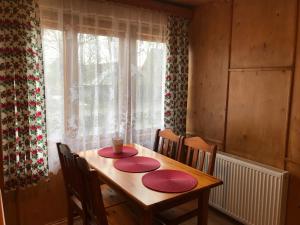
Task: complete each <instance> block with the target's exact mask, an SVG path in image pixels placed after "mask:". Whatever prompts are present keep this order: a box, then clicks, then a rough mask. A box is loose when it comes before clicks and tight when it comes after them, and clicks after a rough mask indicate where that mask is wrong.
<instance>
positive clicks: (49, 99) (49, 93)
mask: <svg viewBox="0 0 300 225" xmlns="http://www.w3.org/2000/svg"><path fill="white" fill-rule="evenodd" d="M42 40H43V58H44V68H45V86H46V113H47V114H46V116H47V136H48V140H50V142H49V144H51V140H53V141H52V142H55V141H58V140H61V137H62V135H63V132H64V82H63V81H64V77H63V65H62V62H63V59H62V56H63V54H62V43H63V42H62V40H63V34H62V31H59V30H52V29H43V37H42Z"/></svg>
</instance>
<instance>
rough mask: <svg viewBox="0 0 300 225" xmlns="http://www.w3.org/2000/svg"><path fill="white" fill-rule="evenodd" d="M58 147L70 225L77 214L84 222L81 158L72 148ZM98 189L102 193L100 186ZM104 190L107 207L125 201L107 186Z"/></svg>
mask: <svg viewBox="0 0 300 225" xmlns="http://www.w3.org/2000/svg"><path fill="white" fill-rule="evenodd" d="M56 145H57V149H58V155H59V160H60V163H61V168H62V173H63V177H64V182H65V189H66V195H67V203H68V225H72V224H73V223H74V221H73V220H74V215H76V214H79V215H80V217H81V218H82V219H83V221H84V219H85V210H84V205H82V199H81V195H80V194H79V192H80V188H81V186H80V184H79V178H78V176H76V175H77V174H78V167H77V164H76V158H78V157H79V156H78V155H77V154H74V153H72V152H71V150H70V148H69V147H68V146H67V145H65V144H61V143H57V144H56ZM98 188H99V191H100V185H99V187H98ZM102 190H103V196H104V205H105V207H111V206H114V205H117V204H120V203H122V202H124V201H125V198H124V197H123V196H121V195H119V194H118V193H116V192H115V191H114V190H112V189H111V188H109V187H108V186H107V185H105V184H102Z"/></svg>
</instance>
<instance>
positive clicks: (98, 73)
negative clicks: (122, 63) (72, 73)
mask: <svg viewBox="0 0 300 225" xmlns="http://www.w3.org/2000/svg"><path fill="white" fill-rule="evenodd" d="M78 53H79V54H78V61H79V121H80V122H79V123H80V124H79V134H80V135H84V136H89V135H91V136H92V135H100V134H108V133H113V132H115V127H116V124H115V120H114V118H115V113H116V110H115V105H116V104H117V101H118V99H117V88H118V86H117V85H118V84H117V80H118V79H117V78H118V61H119V60H118V56H119V39H118V38H115V37H108V36H95V35H90V34H78Z"/></svg>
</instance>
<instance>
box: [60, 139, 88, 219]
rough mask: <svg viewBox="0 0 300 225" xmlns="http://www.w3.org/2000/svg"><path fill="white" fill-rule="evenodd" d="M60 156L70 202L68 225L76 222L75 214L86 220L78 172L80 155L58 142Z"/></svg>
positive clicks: (68, 201)
mask: <svg viewBox="0 0 300 225" xmlns="http://www.w3.org/2000/svg"><path fill="white" fill-rule="evenodd" d="M56 145H57V150H58V156H59V160H60V164H61V168H62V173H63V177H64V183H65V189H66V195H67V203H68V225H73V224H74V215H76V214H79V215H80V217H81V218H82V220H83V221H85V212H84V206H83V205H82V200H83V199H81V196H80V188H81V187H80V183H79V178H78V176H76V174H78V170H77V164H76V158H77V157H78V155H76V154H73V153H72V152H71V150H70V148H69V147H68V146H67V145H65V144H61V143H57V144H56Z"/></svg>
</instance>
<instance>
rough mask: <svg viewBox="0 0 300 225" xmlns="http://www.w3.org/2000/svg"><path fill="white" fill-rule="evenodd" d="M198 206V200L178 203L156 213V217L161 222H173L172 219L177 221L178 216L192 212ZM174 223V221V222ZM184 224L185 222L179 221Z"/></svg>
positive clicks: (181, 216)
mask: <svg viewBox="0 0 300 225" xmlns="http://www.w3.org/2000/svg"><path fill="white" fill-rule="evenodd" d="M197 207H198V201H197V200H196V199H195V200H192V201H189V202H186V203H184V204H181V205H178V206H176V207H173V208H171V209H168V210H164V211H163V212H161V213H159V214H158V215H156V217H157V219H158V220H159V221H160V222H162V223H163V224H174V221H177V222H178V221H179V220H180V218H183V217H184V216H185V215H187V214H190V213H191V212H194V210H196V209H197ZM175 224H176V223H175ZM181 224H186V223H181Z"/></svg>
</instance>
